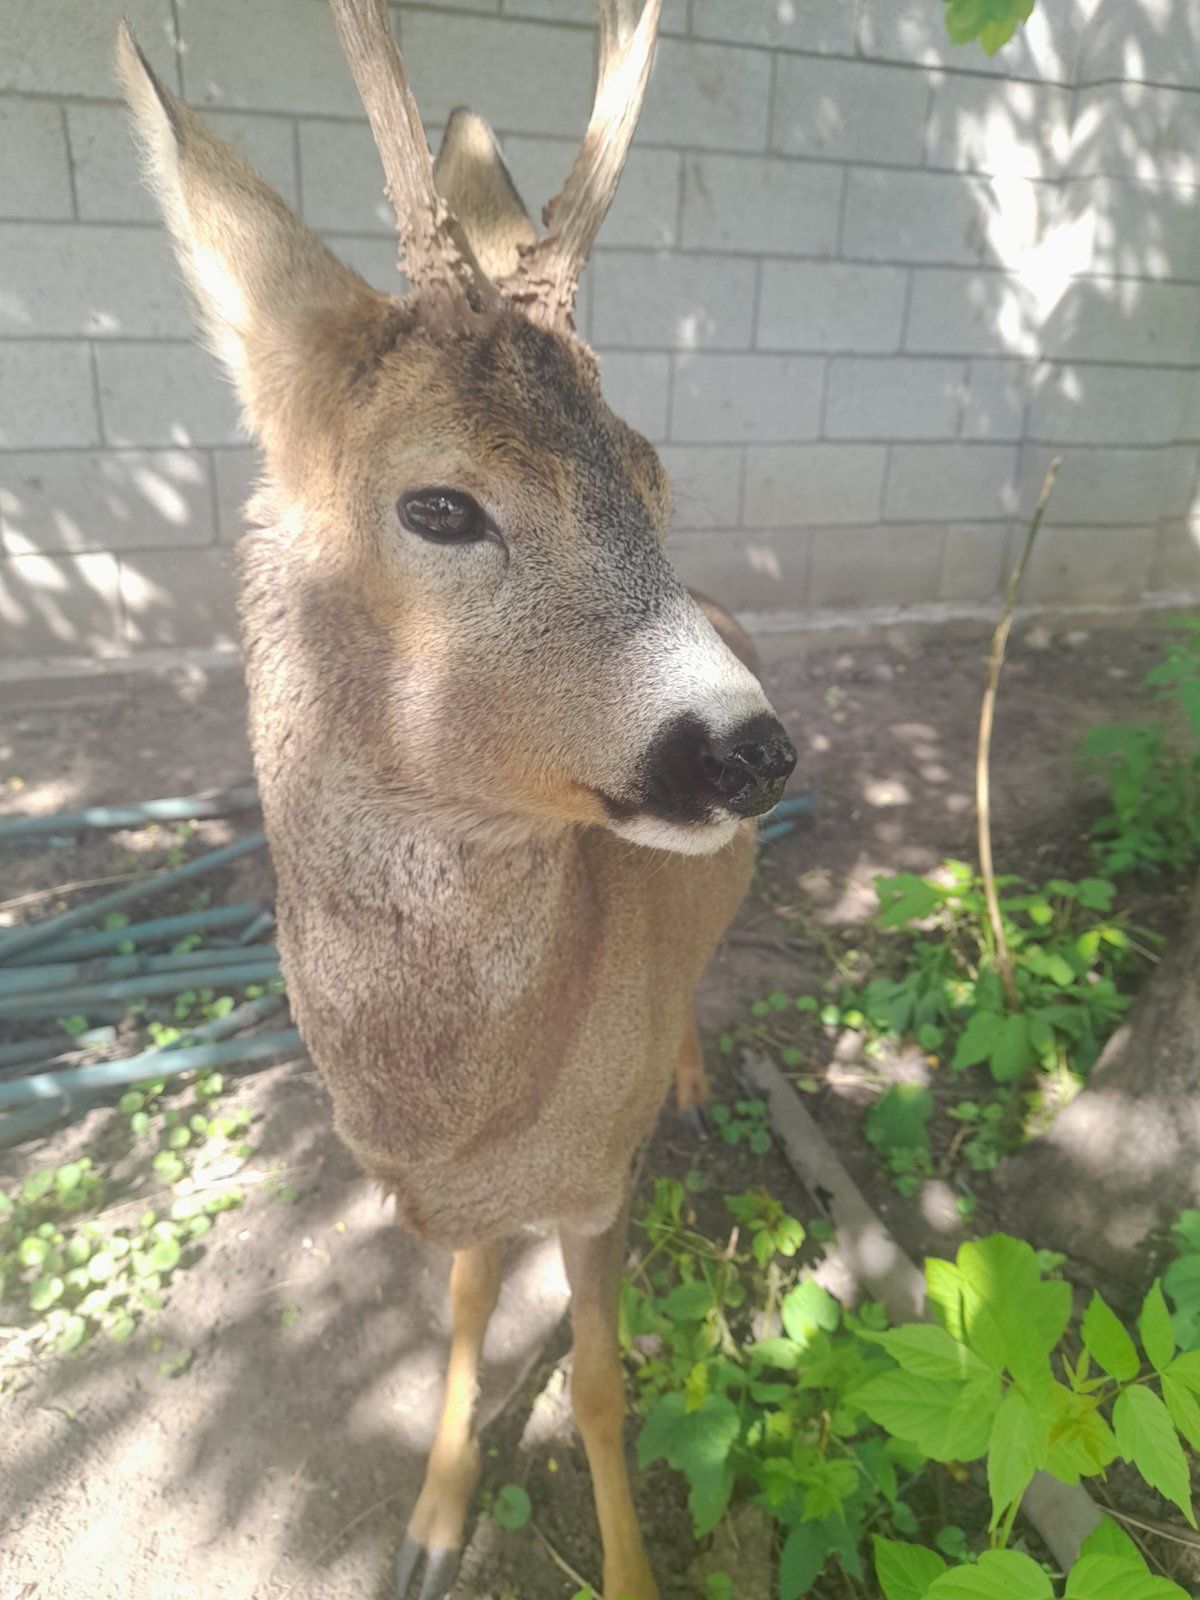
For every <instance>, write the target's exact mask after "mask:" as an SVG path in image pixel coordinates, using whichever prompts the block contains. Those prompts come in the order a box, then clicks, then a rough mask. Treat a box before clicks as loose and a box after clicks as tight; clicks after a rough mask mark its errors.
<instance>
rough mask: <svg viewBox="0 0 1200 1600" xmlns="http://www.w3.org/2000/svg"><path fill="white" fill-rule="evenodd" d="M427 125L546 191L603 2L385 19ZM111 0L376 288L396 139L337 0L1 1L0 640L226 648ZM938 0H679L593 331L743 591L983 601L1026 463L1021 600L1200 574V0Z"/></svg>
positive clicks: (219, 548) (171, 300)
mask: <svg viewBox="0 0 1200 1600" xmlns="http://www.w3.org/2000/svg"><path fill="white" fill-rule="evenodd" d="M392 10H393V18H394V21H395V24H396V27H397V31H398V33H399V36H400V39H401V43H402V45H403V48H404V52H405V55H406V57H407V60H408V63H409V67H410V72H411V76H412V79H413V81H414V84H415V87H416V89H417V92H418V96H419V99H420V101H421V104H422V106H423V109H424V113H425V116H426V119H427V123H428V125H429V128H430V132H431V136H433V137H436V135H437V133H438V132H439V131H440V124H441V122H442V121H443V120H444V118H445V116H446V114H447V112H448V111H449V109H450V107H451V106H452V105H454V104H456V103H458V102H459V101H466V102H468V103H471V104H473V105H474V106H475V107H476V109H478V110H480V111H481V112H482V113H483V114H484V115H486V116H487V117H489V118H490V119H491V120H492V121H493V123H494V125H495V126H496V128H497V129H498V130H499V131H500V133H501V135H502V137H503V141H504V144H505V147H506V150H507V152H508V155H509V158H510V162H511V165H512V167H513V170H514V172H515V174H516V177H517V180H518V183H519V185H520V187H521V188H522V190H523V192H524V193H525V195H526V198H527V199H528V200H529V202H530V204H531V208H532V209H534V210H535V211H536V210H537V209H539V208H540V206H541V205H542V204H543V203H544V201H545V200H546V198H548V196H549V195H550V194H551V193H552V192H553V191H554V189H555V188H556V187H557V186H558V184H559V183H560V181H561V179H562V176H563V174H564V173H565V171H566V168H567V166H568V163H569V161H570V159H571V155H572V153H573V149H574V143H575V141H576V140H577V138H578V136H579V134H580V132H581V131H582V127H583V124H584V123H585V121H586V116H587V110H588V107H589V105H590V99H591V90H592V85H593V63H594V37H593V32H592V28H591V20H592V0H428V3H420V4H416V3H414V4H401V5H395V6H393V8H392ZM123 11H127V12H129V13H130V15H131V16H132V20H133V22H134V24H135V26H136V28H137V30H138V32H139V36H140V38H141V40H142V41H143V43H144V46H145V48H146V49H147V51H148V53H149V55H150V56H151V58H152V59H153V61H154V62H155V64H156V66H157V67H158V69H159V71H160V72H161V73H162V74H163V76H164V77H165V79H166V81H167V82H168V83H170V84H171V85H172V86H174V87H175V88H176V89H177V90H179V91H180V92H181V93H182V94H183V95H184V96H185V97H186V98H187V99H188V100H189V101H191V102H192V103H193V104H195V105H197V106H200V107H202V108H204V109H205V111H206V112H208V114H209V115H210V117H211V121H212V123H213V125H214V127H215V128H216V129H217V131H218V132H220V133H221V134H223V135H224V136H226V137H227V138H230V139H232V140H233V141H234V142H235V143H236V144H238V145H240V146H241V147H242V148H243V149H244V150H245V151H246V153H247V154H248V155H249V157H250V158H251V160H252V161H253V162H254V163H255V164H256V165H257V166H258V167H259V168H260V170H261V171H262V172H263V173H264V174H265V175H266V176H267V177H268V178H269V179H270V180H271V182H273V183H274V184H275V185H276V186H277V188H278V189H279V190H280V192H281V193H282V194H283V195H284V196H285V197H286V198H287V199H288V200H289V202H291V204H292V205H294V206H295V207H296V208H297V209H298V210H299V211H300V213H301V215H302V216H303V217H304V218H305V219H306V220H307V221H308V222H309V223H310V224H311V225H312V226H313V227H314V228H317V229H318V230H320V232H321V233H322V234H324V235H325V237H326V238H327V239H328V240H329V241H330V242H331V243H332V245H333V246H334V248H335V249H336V250H337V251H338V252H340V253H341V254H342V255H343V256H344V257H345V258H346V259H347V260H349V261H350V262H351V263H353V265H354V266H356V267H357V268H358V269H359V270H360V271H362V272H363V273H364V274H365V275H366V276H367V277H368V278H369V279H370V280H371V281H372V282H373V283H375V284H377V285H379V286H381V287H392V286H394V285H395V283H396V279H395V272H394V266H393V263H394V247H393V241H392V234H391V224H390V222H389V214H388V208H387V205H386V202H385V201H384V199H383V196H382V193H381V177H380V171H379V164H378V160H377V157H376V155H375V152H374V149H373V146H372V144H371V140H370V136H369V134H368V131H367V129H366V126H365V124H364V122H363V119H362V117H361V114H360V109H359V105H358V102H357V99H356V97H355V93H354V90H353V87H352V85H351V82H350V79H349V75H348V73H347V71H346V69H345V67H344V66H343V64H342V61H341V58H340V55H339V52H338V49H337V46H336V43H335V39H334V35H333V29H332V24H331V22H330V18H329V15H328V12H327V10H326V7H325V5H324V4H323V3H322V0H0V219H4V220H0V522H2V529H3V555H2V557H0V630H2V639H3V649H4V651H5V652H6V653H8V654H9V655H21V656H26V657H28V656H32V655H36V654H38V653H56V654H66V655H80V654H89V653H92V654H95V653H99V654H110V655H111V654H119V653H122V652H125V651H130V650H136V649H139V648H147V647H162V646H205V645H211V644H214V643H222V642H226V641H230V640H232V638H233V636H234V628H233V618H232V606H231V588H232V576H231V552H230V547H231V546H232V544H233V543H234V541H235V539H236V538H237V536H238V532H239V507H240V504H241V501H242V498H243V496H244V493H245V490H246V486H247V483H248V481H249V480H250V478H251V476H252V471H253V452H252V450H251V448H250V447H249V446H248V444H247V443H246V442H245V440H244V439H243V437H242V435H241V434H240V432H239V429H238V423H237V418H236V414H235V409H234V406H233V405H232V403H231V399H230V395H229V391H228V390H227V388H226V386H225V385H224V383H223V381H222V380H221V378H220V377H219V376H218V374H217V372H216V370H215V365H214V363H213V361H212V360H211V358H210V357H209V356H208V355H206V354H205V353H203V352H201V351H199V350H198V349H196V348H195V347H194V346H193V345H192V343H191V342H190V338H189V335H190V327H191V324H190V314H189V309H188V306H187V304H186V301H185V296H184V294H183V291H182V289H181V287H180V284H179V281H178V278H177V274H176V272H175V269H174V267H173V265H172V263H171V260H170V258H169V254H168V250H167V246H166V242H165V239H164V237H163V235H162V232H161V230H160V228H159V227H158V225H157V223H156V221H155V218H154V214H153V211H152V208H151V205H150V202H149V200H148V198H147V197H146V195H145V194H144V192H143V190H142V189H141V188H140V186H139V184H138V182H137V177H136V171H135V162H134V159H133V156H132V153H131V148H130V144H129V140H128V135H127V132H126V129H125V127H124V125H123V116H122V112H121V109H120V107H119V105H118V103H117V100H116V93H115V88H114V83H113V78H112V74H111V69H110V65H109V63H110V54H111V46H112V36H113V30H114V27H115V23H116V20H117V18H118V16H119V15H120V14H121V13H122V12H123ZM942 17H943V5H942V0H665V4H664V21H663V30H664V37H663V39H662V43H661V45H660V49H659V55H658V61H657V65H656V68H655V73H654V81H653V83H652V85H651V89H650V95H649V100H648V104H647V109H646V112H645V115H644V117H643V120H642V126H641V129H640V131H639V135H638V140H637V145H636V148H635V150H634V152H633V154H632V156H631V159H630V162H629V167H628V170H627V173H626V176H625V180H624V183H623V186H622V190H621V194H620V196H619V198H618V200H617V203H616V205H615V206H614V208H613V211H612V214H611V215H610V217H609V219H608V222H607V223H606V225H605V228H604V231H603V233H602V235H601V239H600V247H599V250H598V253H597V255H596V257H595V260H594V264H593V267H592V269H591V271H590V274H589V281H588V282H587V283H586V286H585V293H584V296H583V299H582V307H581V325H582V328H583V331H584V332H585V333H587V334H588V335H589V337H590V338H591V339H592V341H593V343H594V344H595V345H596V347H597V348H598V349H599V351H600V352H601V354H602V356H603V358H604V372H605V379H606V383H607V388H608V391H609V394H610V397H611V400H612V402H613V404H614V405H615V406H616V407H617V408H618V409H619V410H620V411H622V412H623V413H624V414H625V415H626V416H627V417H628V419H629V420H630V421H631V422H633V423H634V424H636V425H637V426H638V427H640V428H641V429H642V430H643V431H644V432H645V433H646V434H647V435H648V436H649V437H650V438H651V439H652V440H654V441H655V443H657V444H658V445H659V446H660V447H661V449H662V454H663V456H664V459H665V462H666V464H667V466H668V468H669V470H670V471H671V472H672V473H673V475H674V477H675V479H676V483H677V486H678V503H677V513H676V529H677V531H676V535H675V551H676V557H677V560H678V563H679V565H680V566H681V568H682V569H683V570H684V572H685V575H686V576H687V577H688V578H689V579H690V580H692V581H694V582H697V583H699V584H701V585H702V586H704V587H707V588H709V589H711V590H713V591H714V592H717V593H720V594H721V595H722V596H723V597H724V598H726V599H727V600H729V601H730V602H732V603H733V604H735V605H737V606H739V607H742V608H744V609H748V610H751V611H757V612H765V611H775V612H776V613H778V614H779V615H781V616H782V615H785V614H789V613H790V614H792V615H793V616H794V615H796V614H807V615H810V616H814V615H815V616H820V615H821V614H822V613H826V612H829V611H830V610H845V609H851V610H854V609H863V610H872V609H876V608H880V607H892V606H902V607H928V606H929V605H930V604H931V603H935V602H940V603H941V604H942V606H943V607H944V608H945V609H948V610H950V611H953V610H956V609H958V610H961V609H964V608H969V607H971V606H977V605H978V604H980V603H982V602H986V601H988V600H989V599H991V598H993V597H995V595H996V594H997V593H998V590H999V587H1000V583H1001V577H1002V573H1003V572H1004V570H1005V564H1006V561H1007V560H1008V558H1009V557H1010V555H1011V553H1012V550H1013V546H1014V543H1015V541H1016V538H1017V537H1018V535H1019V532H1020V525H1021V520H1022V519H1024V518H1025V517H1026V516H1027V515H1028V513H1029V511H1030V510H1031V507H1032V503H1033V500H1034V498H1035V496H1036V493H1037V489H1038V486H1039V483H1040V481H1041V478H1042V474H1043V471H1044V469H1045V466H1046V463H1047V461H1048V459H1049V457H1050V456H1051V455H1052V454H1053V453H1054V452H1055V451H1056V450H1062V451H1063V452H1064V453H1065V456H1066V462H1065V465H1064V468H1063V471H1062V475H1061V478H1060V483H1059V488H1058V492H1057V495H1056V498H1055V501H1054V504H1053V509H1052V512H1051V515H1050V519H1049V526H1048V528H1047V530H1046V532H1045V534H1044V536H1043V540H1042V543H1041V546H1040V549H1039V551H1038V552H1037V556H1036V559H1035V562H1034V565H1033V568H1032V570H1031V572H1030V574H1029V582H1028V590H1027V593H1028V595H1029V597H1030V598H1031V599H1033V600H1037V601H1041V602H1046V603H1061V604H1067V605H1084V606H1086V605H1090V604H1114V603H1115V604H1129V605H1133V604H1136V603H1138V602H1140V601H1143V600H1145V599H1146V598H1147V597H1154V596H1163V595H1166V594H1168V593H1183V592H1190V593H1192V594H1195V593H1196V592H1197V591H1200V553H1198V552H1200V546H1198V544H1197V540H1198V539H1200V501H1198V491H1197V466H1198V461H1200V446H1198V441H1200V204H1198V203H1197V202H1198V198H1200V197H1198V195H1197V191H1196V185H1197V183H1198V182H1200V0H1037V8H1036V11H1035V15H1034V19H1033V21H1032V22H1031V23H1030V24H1029V26H1028V27H1027V29H1026V30H1025V31H1024V32H1023V33H1022V35H1021V36H1020V37H1019V38H1018V39H1017V40H1015V41H1014V42H1013V43H1012V44H1011V45H1010V46H1008V47H1007V48H1006V49H1005V50H1004V51H1003V52H1002V53H1001V54H1000V55H999V56H998V57H997V58H996V59H995V60H994V61H991V62H989V61H988V60H987V59H986V58H985V57H984V56H983V55H982V53H981V52H979V50H978V49H977V48H976V47H974V46H972V47H967V48H959V49H956V48H954V47H951V46H950V45H948V44H947V43H946V41H945V38H944V34H943V21H942Z"/></svg>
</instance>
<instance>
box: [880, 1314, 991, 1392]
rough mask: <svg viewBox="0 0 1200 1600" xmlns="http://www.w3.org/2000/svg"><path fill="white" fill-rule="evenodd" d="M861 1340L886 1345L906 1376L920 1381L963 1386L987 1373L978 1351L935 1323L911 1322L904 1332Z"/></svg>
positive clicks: (902, 1330) (894, 1330) (892, 1330)
mask: <svg viewBox="0 0 1200 1600" xmlns="http://www.w3.org/2000/svg"><path fill="white" fill-rule="evenodd" d="M860 1337H862V1338H864V1339H867V1340H869V1341H870V1342H871V1343H872V1344H878V1345H882V1347H883V1348H884V1349H885V1350H886V1351H887V1353H888V1355H890V1356H891V1357H892V1358H893V1360H895V1361H898V1362H899V1364H900V1366H901V1367H902V1368H903V1369H904V1371H905V1372H914V1373H916V1375H917V1376H918V1377H919V1378H944V1379H949V1380H950V1381H951V1382H961V1381H963V1380H964V1379H966V1378H970V1377H977V1376H978V1375H979V1374H980V1373H984V1372H986V1371H987V1368H986V1367H985V1366H984V1364H983V1362H982V1361H980V1359H979V1357H978V1356H977V1355H976V1354H975V1353H974V1351H972V1350H970V1349H968V1347H967V1346H966V1345H965V1344H960V1343H959V1342H958V1340H957V1339H952V1338H951V1337H950V1335H949V1334H948V1333H947V1332H946V1330H945V1328H939V1327H938V1326H937V1325H936V1324H935V1323H924V1322H910V1323H907V1324H906V1325H905V1326H904V1327H902V1328H892V1329H889V1330H888V1331H886V1332H884V1333H864V1334H862V1335H861V1336H860Z"/></svg>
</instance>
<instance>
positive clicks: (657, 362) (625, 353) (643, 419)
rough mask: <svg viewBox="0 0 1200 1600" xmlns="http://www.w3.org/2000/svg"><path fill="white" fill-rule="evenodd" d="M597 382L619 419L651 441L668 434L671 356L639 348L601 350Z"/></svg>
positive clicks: (656, 440)
mask: <svg viewBox="0 0 1200 1600" xmlns="http://www.w3.org/2000/svg"><path fill="white" fill-rule="evenodd" d="M600 383H601V387H602V388H603V390H604V398H605V399H606V400H607V401H608V404H609V405H610V406H611V407H612V409H613V410H614V411H615V412H616V414H617V416H619V417H620V418H621V419H622V421H624V422H627V423H628V424H629V426H630V427H631V428H636V429H637V431H638V432H639V433H641V434H644V435H645V437H646V438H647V439H649V440H650V442H651V443H652V444H657V443H658V442H659V441H660V440H662V439H665V438H666V437H667V402H668V396H669V394H670V388H671V358H670V356H666V355H651V354H649V353H648V352H645V351H640V350H637V351H629V350H608V351H601V352H600Z"/></svg>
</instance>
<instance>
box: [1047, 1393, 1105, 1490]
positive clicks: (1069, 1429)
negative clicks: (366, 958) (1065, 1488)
mask: <svg viewBox="0 0 1200 1600" xmlns="http://www.w3.org/2000/svg"><path fill="white" fill-rule="evenodd" d="M1046 1411H1047V1415H1048V1417H1049V1420H1050V1437H1049V1441H1048V1443H1047V1448H1046V1453H1045V1455H1044V1457H1043V1459H1042V1461H1041V1463H1040V1465H1042V1466H1043V1467H1045V1469H1046V1471H1047V1472H1049V1473H1051V1474H1052V1475H1053V1476H1054V1477H1056V1478H1059V1479H1061V1481H1062V1482H1063V1483H1078V1482H1079V1480H1080V1479H1081V1478H1091V1477H1095V1475H1096V1474H1097V1473H1100V1472H1103V1471H1104V1469H1105V1467H1107V1466H1108V1465H1109V1463H1110V1462H1112V1461H1115V1460H1116V1458H1117V1454H1118V1451H1117V1441H1116V1439H1115V1438H1114V1436H1113V1431H1112V1429H1111V1428H1110V1427H1109V1425H1108V1423H1107V1422H1105V1420H1104V1418H1103V1416H1101V1414H1100V1409H1099V1401H1098V1399H1097V1397H1096V1396H1095V1395H1090V1394H1074V1393H1073V1392H1072V1391H1071V1390H1070V1389H1066V1388H1064V1387H1063V1385H1062V1384H1060V1383H1055V1384H1052V1385H1051V1387H1050V1388H1049V1390H1048V1391H1047V1395H1046Z"/></svg>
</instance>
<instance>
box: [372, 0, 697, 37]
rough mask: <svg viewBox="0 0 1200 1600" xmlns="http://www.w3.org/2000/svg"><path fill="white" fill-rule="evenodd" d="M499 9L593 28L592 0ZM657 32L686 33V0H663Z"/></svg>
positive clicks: (507, 1)
mask: <svg viewBox="0 0 1200 1600" xmlns="http://www.w3.org/2000/svg"><path fill="white" fill-rule="evenodd" d="M436 3H437V4H439V5H445V4H446V3H447V0H436ZM450 3H451V4H452V5H453V6H454V7H455V9H457V8H458V7H459V6H461V7H463V9H465V10H471V9H474V10H476V11H492V10H494V9H495V7H496V4H497V0H487V3H486V4H485V5H483V6H477V5H475V0H450ZM499 6H500V9H501V10H502V11H503V13H504V15H505V16H506V17H528V18H531V19H532V20H533V21H535V22H574V23H578V24H579V25H580V26H581V27H587V28H594V27H595V26H596V7H595V5H594V4H593V3H592V0H499ZM401 9H402V10H403V7H401ZM659 32H660V33H686V32H687V0H663V8H662V14H661V18H660V21H659Z"/></svg>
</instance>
